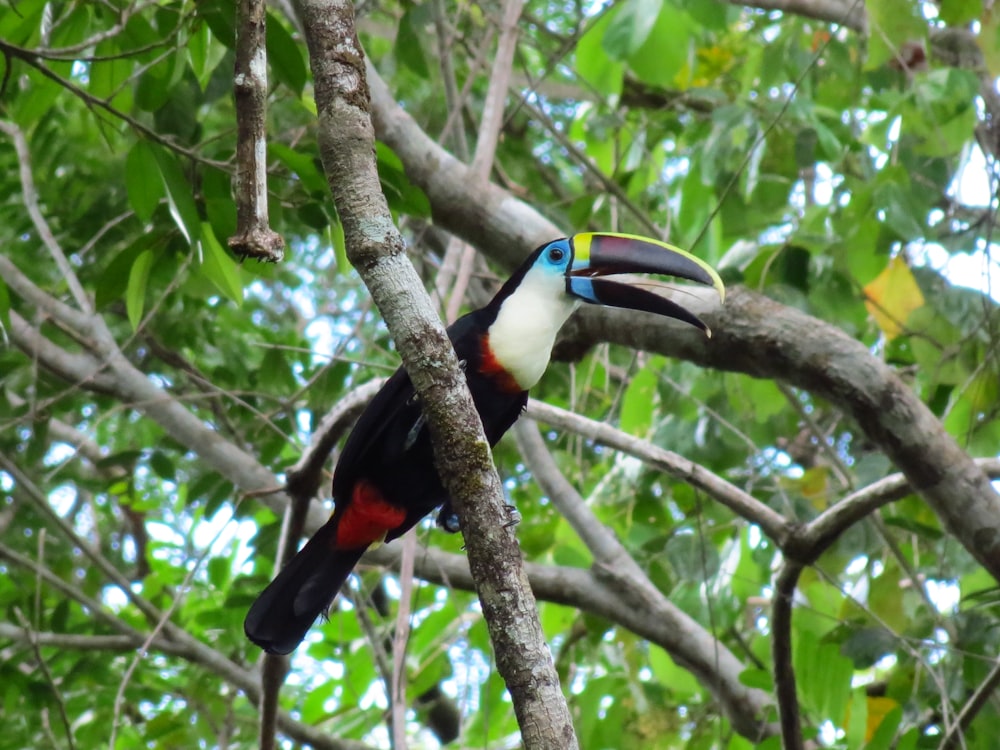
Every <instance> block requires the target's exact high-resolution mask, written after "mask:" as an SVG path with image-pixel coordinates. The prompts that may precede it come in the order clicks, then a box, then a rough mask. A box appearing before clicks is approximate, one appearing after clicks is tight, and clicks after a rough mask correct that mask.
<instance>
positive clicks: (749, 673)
mask: <svg viewBox="0 0 1000 750" xmlns="http://www.w3.org/2000/svg"><path fill="white" fill-rule="evenodd" d="M740 684H741V685H746V686H747V687H752V688H758V689H759V690H768V691H771V690H774V677H773V676H772V675H771V673H770V672H768V671H767V670H766V669H744V670H743V671H742V672H740Z"/></svg>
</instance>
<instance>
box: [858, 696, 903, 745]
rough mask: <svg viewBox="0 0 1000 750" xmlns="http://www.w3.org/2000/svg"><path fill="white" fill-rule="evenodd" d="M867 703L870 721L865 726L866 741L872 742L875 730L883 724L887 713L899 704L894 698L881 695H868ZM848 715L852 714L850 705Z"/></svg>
mask: <svg viewBox="0 0 1000 750" xmlns="http://www.w3.org/2000/svg"><path fill="white" fill-rule="evenodd" d="M865 703H866V704H867V705H868V716H867V719H868V721H867V726H866V727H865V742H871V740H872V736H873V735H874V734H875V730H876V729H878V728H879V726H880V725H881V724H882V722H883V720H884V719H885V717H886V715H887V714H888V713H889V712H890V711H892V709H894V708H896V706H898V705H899V704H898V703H897V702H896V701H894V700H893V699H892V698H886V697H884V696H880V695H870V696H868V697H867V699H866V700H865ZM847 715H848V717H849V716H850V706H848V711H847Z"/></svg>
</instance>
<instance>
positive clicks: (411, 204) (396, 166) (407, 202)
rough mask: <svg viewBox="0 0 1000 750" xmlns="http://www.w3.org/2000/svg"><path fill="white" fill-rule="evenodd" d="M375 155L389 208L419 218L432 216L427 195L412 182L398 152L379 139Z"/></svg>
mask: <svg viewBox="0 0 1000 750" xmlns="http://www.w3.org/2000/svg"><path fill="white" fill-rule="evenodd" d="M375 155H376V158H377V160H378V176H379V180H380V181H381V183H382V191H383V192H384V193H385V198H386V201H388V203H389V208H391V209H392V210H393V211H398V212H399V213H404V214H409V215H411V216H416V217H419V218H424V219H426V218H430V215H431V204H430V201H429V200H428V199H427V195H426V194H425V193H424V191H423V190H421V189H420V188H419V187H417V186H416V185H414V184H413V183H412V182H410V178H409V177H407V176H406V172H405V171H404V169H403V163H402V162H401V161H400V160H399V157H398V156H397V155H396V153H395V152H394V151H393V150H392V149H391V148H389V147H388V146H387V145H385V144H384V143H382V141H377V142H376V143H375Z"/></svg>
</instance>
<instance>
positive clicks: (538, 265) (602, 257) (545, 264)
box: [524, 232, 726, 335]
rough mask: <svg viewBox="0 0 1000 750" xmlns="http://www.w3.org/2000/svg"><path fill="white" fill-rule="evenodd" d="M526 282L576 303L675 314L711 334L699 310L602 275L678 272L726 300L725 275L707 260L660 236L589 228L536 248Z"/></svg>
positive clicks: (676, 317)
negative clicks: (563, 295) (562, 294)
mask: <svg viewBox="0 0 1000 750" xmlns="http://www.w3.org/2000/svg"><path fill="white" fill-rule="evenodd" d="M526 265H527V268H526V269H525V271H526V275H525V279H524V281H528V282H529V283H532V282H533V283H536V284H539V285H545V286H548V287H550V288H551V289H553V290H555V289H557V288H558V289H559V290H560V291H562V292H564V293H565V294H566V295H568V296H569V297H570V298H571V299H573V300H574V301H576V300H582V301H583V302H588V303H591V304H596V305H607V306H610V307H623V308H626V309H629V310H642V311H645V312H651V313H655V314H656V315H663V316H666V317H669V318H675V319H677V320H681V321H683V322H685V323H689V324H691V325H693V326H696V327H697V328H700V329H701V330H703V331H705V332H706V333H707V334H709V335H711V334H710V331H709V329H708V326H707V325H705V323H704V322H703V321H702V320H701V319H700V318H698V316H696V315H695V314H694V313H692V312H690V311H689V310H687V309H685V308H684V307H682V306H681V305H679V304H677V303H676V302H674V301H672V300H670V299H667V298H666V297H664V296H662V295H659V294H655V293H653V292H650V291H648V290H646V289H643V288H641V287H638V286H635V285H634V284H625V283H621V282H617V281H611V280H610V279H605V278H601V277H603V276H609V275H612V274H624V273H648V274H660V275H665V276H674V277H676V278H680V279H685V280H687V281H694V282H697V283H699V284H705V285H707V286H711V287H714V288H715V289H716V291H718V293H719V296H720V298H722V299H725V293H726V292H725V287H724V286H723V284H722V279H720V278H719V274H717V273H716V272H715V270H714V269H713V268H712V267H711V266H709V265H708V264H707V263H706V262H705V261H703V260H701V259H700V258H696V257H695V256H694V255H691V254H690V253H687V252H685V251H683V250H681V249H680V248H677V247H674V246H673V245H668V244H667V243H665V242H660V241H659V240H653V239H648V238H646V237H639V236H636V235H631V234H616V233H612V232H585V233H582V234H576V235H573V236H572V237H564V238H562V239H558V240H553V241H552V242H549V243H547V244H545V245H543V246H542V247H540V248H539V249H538V250H537V251H535V256H534V258H532V259H529V262H528V263H527V264H526Z"/></svg>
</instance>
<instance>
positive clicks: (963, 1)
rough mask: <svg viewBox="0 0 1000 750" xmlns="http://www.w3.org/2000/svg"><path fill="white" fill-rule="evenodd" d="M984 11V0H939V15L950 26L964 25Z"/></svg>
mask: <svg viewBox="0 0 1000 750" xmlns="http://www.w3.org/2000/svg"><path fill="white" fill-rule="evenodd" d="M982 13H983V0H939V2H938V15H939V17H940V18H941V20H942V21H944V22H945V24H947V25H948V26H962V25H964V24H967V23H969V22H970V21H975V20H977V19H978V18H979V16H981V15H982Z"/></svg>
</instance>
